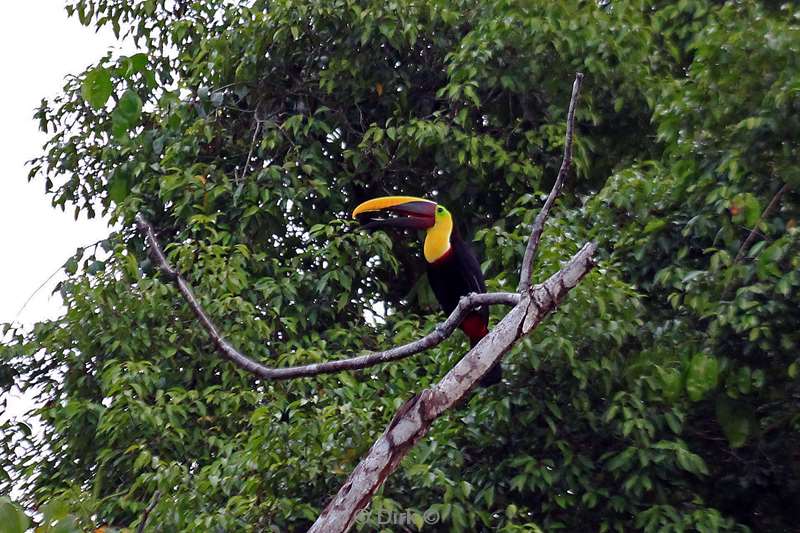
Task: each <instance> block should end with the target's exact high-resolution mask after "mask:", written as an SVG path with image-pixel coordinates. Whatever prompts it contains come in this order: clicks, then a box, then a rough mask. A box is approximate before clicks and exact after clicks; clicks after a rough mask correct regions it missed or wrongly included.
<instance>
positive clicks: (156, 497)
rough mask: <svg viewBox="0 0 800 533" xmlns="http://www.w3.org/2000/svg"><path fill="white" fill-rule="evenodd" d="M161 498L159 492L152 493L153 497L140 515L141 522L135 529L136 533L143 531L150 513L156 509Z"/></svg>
mask: <svg viewBox="0 0 800 533" xmlns="http://www.w3.org/2000/svg"><path fill="white" fill-rule="evenodd" d="M160 498H161V492H160V491H155V492H154V493H153V497H152V498H150V503H149V504H148V505H147V507H146V508H145V510H144V512H143V513H142V520H141V522H139V527H138V528H136V533H142V532H143V531H144V527H145V526H146V525H147V519H148V518H150V513H152V512H153V509H155V508H156V505H158V500H159V499H160Z"/></svg>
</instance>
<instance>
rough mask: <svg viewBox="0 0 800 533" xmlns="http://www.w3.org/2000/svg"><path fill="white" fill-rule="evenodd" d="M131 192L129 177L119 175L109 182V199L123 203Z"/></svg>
mask: <svg viewBox="0 0 800 533" xmlns="http://www.w3.org/2000/svg"><path fill="white" fill-rule="evenodd" d="M129 192H130V187H129V186H128V177H127V176H126V175H125V174H122V173H117V174H115V175H114V176H113V177H112V178H111V180H110V181H109V182H108V198H109V199H110V200H111V201H112V202H114V203H116V204H120V203H122V201H123V200H125V198H127V196H128V193H129Z"/></svg>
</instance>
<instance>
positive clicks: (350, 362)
mask: <svg viewBox="0 0 800 533" xmlns="http://www.w3.org/2000/svg"><path fill="white" fill-rule="evenodd" d="M136 226H137V228H138V229H139V231H140V232H141V233H142V234H144V236H145V239H146V240H147V245H148V250H149V252H150V258H151V259H152V260H153V262H154V263H155V264H156V265H157V266H158V268H159V270H161V272H162V273H163V274H164V275H165V276H166V277H167V278H169V279H170V280H171V281H172V282H173V283H175V285H176V286H177V287H178V291H180V293H181V294H182V295H183V297H184V299H185V300H186V303H188V304H189V307H190V308H191V310H192V312H193V313H194V315H195V316H196V317H197V319H198V320H199V321H200V324H201V325H202V326H203V329H205V330H206V332H207V333H208V335H209V336H210V337H211V341H212V342H213V343H214V346H215V347H216V348H217V351H218V352H219V353H220V355H222V357H224V358H225V359H227V360H229V361H230V362H232V363H233V364H235V365H236V366H238V367H239V368H241V369H243V370H246V371H247V372H250V373H251V374H255V375H256V376H258V377H261V378H264V379H272V380H278V379H292V378H300V377H308V376H316V375H319V374H329V373H332V372H340V371H343V370H358V369H361V368H367V367H370V366H375V365H378V364H381V363H387V362H389V361H396V360H398V359H403V358H405V357H408V356H411V355H414V354H417V353H419V352H422V351H424V350H427V349H429V348H432V347H434V346H436V345H438V344H440V343H442V342H443V341H444V340H445V339H447V338H448V337H449V336H450V335H452V334H453V332H454V331H455V330H456V328H457V327H458V326H459V324H461V321H462V320H464V317H466V316H467V314H468V313H469V312H470V311H471V310H473V309H475V308H476V307H480V306H482V305H492V304H504V305H516V304H517V303H518V302H519V301H520V295H519V294H516V293H511V292H493V293H484V294H476V293H473V294H469V295H467V296H464V297H463V298H461V300H460V301H459V302H458V306H457V307H456V308H455V309H454V310H453V312H452V313H450V316H448V317H447V319H446V320H445V321H444V322H442V323H441V324H439V325H438V326H436V328H435V329H434V330H433V331H432V332H430V333H429V334H427V335H425V336H424V337H422V338H421V339H417V340H415V341H413V342H409V343H408V344H404V345H402V346H396V347H394V348H390V349H389V350H384V351H381V352H373V353H369V354H366V355H360V356H358V357H350V358H348V359H336V360H333V361H326V362H324V363H314V364H310V365H301V366H292V367H286V368H272V367H268V366H265V365H262V364H261V363H258V362H256V361H254V360H253V359H251V358H250V357H248V356H246V355H244V354H243V353H242V352H240V351H239V350H237V349H236V348H234V347H233V346H232V345H231V344H230V343H229V342H228V341H227V340H226V339H225V337H223V336H222V334H221V333H220V332H219V328H217V326H216V325H215V324H214V322H213V321H212V320H211V318H209V316H208V314H207V313H206V311H205V309H203V307H202V306H201V305H200V302H199V301H198V300H197V297H196V296H195V295H194V291H193V290H192V287H191V285H189V282H187V281H186V279H184V277H183V276H181V275H180V274H179V273H178V271H177V270H176V269H175V268H174V267H173V266H172V265H171V264H170V263H169V261H168V260H167V258H166V256H165V255H164V251H163V249H162V248H161V245H160V244H159V242H158V239H157V238H156V234H155V230H154V229H153V226H152V225H151V224H150V223H149V222H148V221H147V219H145V218H144V216H143V215H142V214H141V213H139V214H137V215H136Z"/></svg>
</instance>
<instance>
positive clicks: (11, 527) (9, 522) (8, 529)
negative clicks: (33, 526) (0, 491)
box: [0, 496, 30, 533]
mask: <svg viewBox="0 0 800 533" xmlns="http://www.w3.org/2000/svg"><path fill="white" fill-rule="evenodd" d="M29 525H30V519H29V518H28V516H27V515H26V514H25V513H24V512H23V510H22V508H21V507H20V506H18V505H17V504H15V503H13V502H12V501H11V500H10V499H8V498H7V497H5V496H0V530H2V531H3V533H24V532H25V531H26V530H27V529H28V526H29Z"/></svg>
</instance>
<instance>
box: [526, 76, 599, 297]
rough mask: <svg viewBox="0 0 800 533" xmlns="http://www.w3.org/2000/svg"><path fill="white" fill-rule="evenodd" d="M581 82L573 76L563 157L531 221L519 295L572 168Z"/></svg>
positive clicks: (580, 78) (580, 77)
mask: <svg viewBox="0 0 800 533" xmlns="http://www.w3.org/2000/svg"><path fill="white" fill-rule="evenodd" d="M582 82H583V74H582V73H580V72H578V73H577V74H575V81H574V82H573V83H572V96H571V97H570V100H569V109H568V110H567V133H566V136H565V139H564V157H563V159H562V160H561V168H559V169H558V176H556V181H555V183H553V188H552V189H550V194H549V195H547V200H545V202H544V205H543V206H542V209H541V211H539V214H538V215H536V218H535V219H534V221H533V229H532V230H531V236H530V238H529V239H528V246H527V247H526V248H525V256H524V257H523V258H522V269H521V272H520V276H519V286H518V289H517V290H518V291H519V292H521V293H525V292H527V290H528V289H529V288H530V286H531V273H532V272H533V260H534V258H535V257H536V250H537V249H538V248H539V240H540V239H541V237H542V232H543V231H544V223H545V221H546V220H547V216H548V215H549V214H550V208H551V207H553V203H555V201H556V198H557V197H558V195H559V194H560V193H561V188H562V187H563V186H564V180H565V179H566V177H567V174H568V173H569V169H570V168H571V167H572V139H573V137H574V132H575V106H576V105H577V104H578V94H579V93H580V91H581V83H582Z"/></svg>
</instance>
